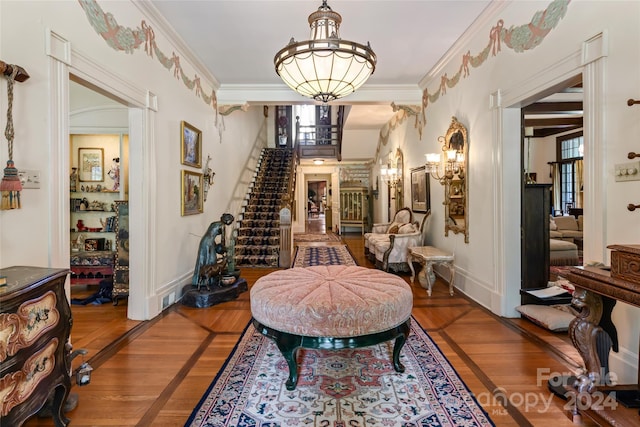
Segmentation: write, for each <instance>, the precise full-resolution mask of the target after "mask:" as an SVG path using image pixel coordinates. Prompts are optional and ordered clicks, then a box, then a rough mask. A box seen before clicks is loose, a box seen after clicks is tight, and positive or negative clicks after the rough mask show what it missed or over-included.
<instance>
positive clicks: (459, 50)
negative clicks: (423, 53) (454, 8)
mask: <svg viewBox="0 0 640 427" xmlns="http://www.w3.org/2000/svg"><path fill="white" fill-rule="evenodd" d="M510 3H512V0H509V1H495V0H494V1H492V2H491V3H489V5H488V6H487V7H486V8H485V9H484V10H483V11H482V13H481V14H480V15H479V16H478V17H477V18H476V19H475V21H473V23H472V24H471V25H470V26H469V28H467V30H466V31H465V32H464V33H463V34H462V35H461V36H460V37H459V38H458V40H456V41H455V43H453V45H451V47H450V48H449V50H447V52H446V53H445V54H444V55H442V58H440V60H439V61H438V62H437V63H436V64H435V65H434V66H433V68H431V70H429V72H428V73H427V74H426V75H425V76H424V77H423V78H422V79H420V81H419V82H418V86H419V87H420V89H421V90H424V89H426V88H427V86H428V85H429V83H432V82H434V81H435V82H436V83H437V84H440V76H441V75H442V74H443V72H444V69H445V68H446V67H447V66H449V64H450V63H451V62H452V61H456V60H458V61H459V60H460V58H462V55H464V54H465V53H466V50H468V49H467V46H469V45H471V44H472V42H473V39H475V38H476V37H479V36H482V37H486V35H487V31H488V30H490V29H491V28H492V27H493V26H494V25H495V23H496V17H497V16H498V15H499V14H500V12H502V11H503V10H504V9H506V8H507V6H509V5H510ZM458 65H459V64H456V66H458Z"/></svg>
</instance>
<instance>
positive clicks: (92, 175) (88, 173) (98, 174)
mask: <svg viewBox="0 0 640 427" xmlns="http://www.w3.org/2000/svg"><path fill="white" fill-rule="evenodd" d="M78 167H79V169H80V170H79V171H78V179H79V180H80V181H83V182H101V181H104V150H103V149H102V148H78Z"/></svg>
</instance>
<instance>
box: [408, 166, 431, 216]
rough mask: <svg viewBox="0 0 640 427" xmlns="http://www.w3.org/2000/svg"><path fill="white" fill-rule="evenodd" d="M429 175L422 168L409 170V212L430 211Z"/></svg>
mask: <svg viewBox="0 0 640 427" xmlns="http://www.w3.org/2000/svg"><path fill="white" fill-rule="evenodd" d="M429 193H430V189H429V175H428V174H427V171H426V169H425V167H424V166H422V167H419V168H415V169H411V210H413V211H414V212H427V211H428V210H429V209H431V196H430V194H429Z"/></svg>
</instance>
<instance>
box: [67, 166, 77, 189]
mask: <svg viewBox="0 0 640 427" xmlns="http://www.w3.org/2000/svg"><path fill="white" fill-rule="evenodd" d="M69 191H78V168H71V175H70V176H69Z"/></svg>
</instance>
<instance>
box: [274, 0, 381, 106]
mask: <svg viewBox="0 0 640 427" xmlns="http://www.w3.org/2000/svg"><path fill="white" fill-rule="evenodd" d="M308 21H309V26H310V27H311V40H305V41H302V42H296V41H295V40H294V39H293V38H291V41H290V42H289V44H288V45H287V46H285V47H284V48H282V49H281V50H280V51H279V52H278V53H276V56H275V58H274V59H273V62H274V63H275V67H276V73H278V75H279V76H280V78H282V80H283V81H284V82H285V83H286V84H287V86H289V87H290V88H291V89H293V90H295V91H296V92H298V93H300V94H301V95H303V96H306V97H309V98H313V99H315V100H316V101H322V102H325V103H326V102H329V101H333V100H335V99H338V98H342V97H343V96H346V95H349V94H350V93H352V92H355V91H356V90H357V89H358V88H359V87H360V86H362V85H363V84H364V82H366V81H367V79H368V78H369V76H370V75H371V74H373V72H374V71H375V69H376V55H375V53H373V50H371V46H370V45H369V42H367V45H366V46H365V45H362V44H359V43H356V42H351V41H347V40H342V39H340V36H339V33H338V29H339V28H340V23H341V22H342V17H341V16H340V14H339V13H337V12H334V11H333V10H331V8H330V7H329V6H327V2H326V0H323V2H322V5H321V6H320V7H319V8H318V10H317V11H316V12H313V13H312V14H311V15H309V19H308Z"/></svg>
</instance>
